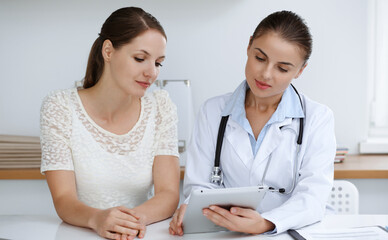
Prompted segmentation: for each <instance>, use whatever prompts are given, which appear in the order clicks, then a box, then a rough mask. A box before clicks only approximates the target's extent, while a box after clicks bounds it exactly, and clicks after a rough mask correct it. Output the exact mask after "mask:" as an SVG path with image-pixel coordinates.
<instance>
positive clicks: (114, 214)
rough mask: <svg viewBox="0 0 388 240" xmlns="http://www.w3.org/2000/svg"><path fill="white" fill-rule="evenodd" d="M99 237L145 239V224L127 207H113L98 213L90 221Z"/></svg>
mask: <svg viewBox="0 0 388 240" xmlns="http://www.w3.org/2000/svg"><path fill="white" fill-rule="evenodd" d="M89 225H90V227H91V228H92V229H93V230H94V231H96V232H97V233H98V235H100V236H102V237H104V238H108V239H118V240H132V239H135V238H136V236H139V238H143V237H144V234H145V224H144V221H143V220H142V218H141V217H139V216H138V215H137V214H136V212H135V211H133V210H131V209H128V208H126V207H123V206H120V207H113V208H108V209H105V210H99V211H97V212H96V213H95V214H94V215H93V216H92V217H91V218H90V220H89Z"/></svg>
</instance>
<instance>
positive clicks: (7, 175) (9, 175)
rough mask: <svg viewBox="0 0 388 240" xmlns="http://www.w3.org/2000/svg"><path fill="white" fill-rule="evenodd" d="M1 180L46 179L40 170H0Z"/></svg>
mask: <svg viewBox="0 0 388 240" xmlns="http://www.w3.org/2000/svg"><path fill="white" fill-rule="evenodd" d="M0 179H45V176H44V175H42V174H41V173H40V169H39V168H28V169H27V168H26V169H0Z"/></svg>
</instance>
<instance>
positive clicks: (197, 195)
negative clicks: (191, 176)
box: [183, 186, 268, 233]
mask: <svg viewBox="0 0 388 240" xmlns="http://www.w3.org/2000/svg"><path fill="white" fill-rule="evenodd" d="M267 191H268V187H263V186H253V187H241V188H221V189H196V190H193V191H192V192H191V196H190V200H189V203H188V205H187V209H186V213H185V216H184V218H183V231H184V233H203V232H215V231H226V230H227V229H225V228H223V227H220V226H218V225H215V224H214V223H213V222H211V221H210V220H208V219H207V218H206V217H205V216H204V215H203V214H202V209H204V208H208V207H209V206H210V205H217V206H220V207H223V208H225V209H228V210H229V209H230V208H231V207H233V206H237V207H243V208H251V209H257V207H258V205H259V203H260V201H261V200H262V199H263V197H264V195H265V193H266V192H267Z"/></svg>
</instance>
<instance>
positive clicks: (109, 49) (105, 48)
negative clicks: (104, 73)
mask: <svg viewBox="0 0 388 240" xmlns="http://www.w3.org/2000/svg"><path fill="white" fill-rule="evenodd" d="M113 51H114V48H113V44H112V42H111V41H110V40H109V39H106V40H105V41H104V42H103V43H102V49H101V54H102V57H103V58H104V60H105V61H106V62H109V61H110V59H111V57H112V53H113Z"/></svg>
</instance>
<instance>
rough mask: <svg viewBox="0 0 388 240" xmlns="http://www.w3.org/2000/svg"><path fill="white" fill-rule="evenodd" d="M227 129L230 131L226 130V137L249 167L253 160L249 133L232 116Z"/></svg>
mask: <svg viewBox="0 0 388 240" xmlns="http://www.w3.org/2000/svg"><path fill="white" fill-rule="evenodd" d="M227 129H228V130H229V131H225V139H227V141H228V142H229V143H230V145H231V147H232V149H233V150H234V152H235V153H236V154H237V155H238V157H239V159H240V160H241V161H242V162H243V163H244V165H245V167H246V168H247V169H249V168H250V166H251V163H252V160H253V153H252V148H251V142H250V141H249V136H248V133H247V132H246V131H245V130H244V129H243V128H242V127H241V126H240V125H238V124H237V123H236V122H235V121H233V120H232V119H230V118H229V120H228V124H227ZM229 157H231V156H228V158H229Z"/></svg>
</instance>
